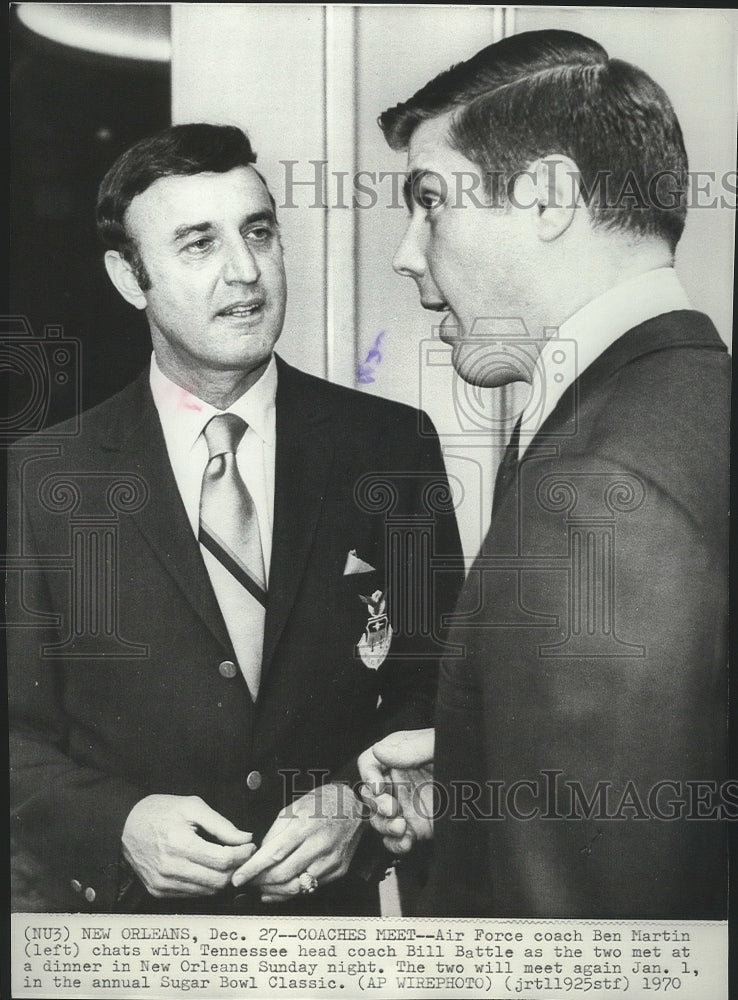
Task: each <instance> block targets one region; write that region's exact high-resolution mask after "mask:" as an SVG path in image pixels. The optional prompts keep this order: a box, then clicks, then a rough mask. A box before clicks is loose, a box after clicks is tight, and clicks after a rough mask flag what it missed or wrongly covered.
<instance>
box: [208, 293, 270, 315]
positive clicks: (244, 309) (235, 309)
mask: <svg viewBox="0 0 738 1000" xmlns="http://www.w3.org/2000/svg"><path fill="white" fill-rule="evenodd" d="M264 305H265V302H264V299H263V298H261V297H256V298H253V299H240V300H239V301H238V302H231V304H230V305H227V306H225V307H224V308H223V309H219V310H218V312H217V313H216V315H217V316H222V317H224V318H225V319H231V318H232V319H250V318H252V317H253V316H256V315H257V314H258V313H260V312H261V311H262V310H263V308H264Z"/></svg>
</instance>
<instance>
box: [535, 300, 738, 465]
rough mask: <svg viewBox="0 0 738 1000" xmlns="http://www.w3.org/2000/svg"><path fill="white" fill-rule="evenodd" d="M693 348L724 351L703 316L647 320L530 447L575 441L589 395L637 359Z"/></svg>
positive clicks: (573, 393)
mask: <svg viewBox="0 0 738 1000" xmlns="http://www.w3.org/2000/svg"><path fill="white" fill-rule="evenodd" d="M680 347H691V348H700V349H704V350H718V351H725V350H726V348H725V345H724V344H723V342H722V341H721V340H720V337H719V335H718V332H717V330H716V329H715V327H714V325H713V323H712V321H711V320H710V319H709V318H708V317H707V316H705V315H704V314H703V313H698V312H693V311H691V310H676V311H674V312H670V313H664V314H662V315H660V316H656V317H654V318H653V319H649V320H646V321H645V322H644V323H641V324H639V325H638V326H636V327H634V328H633V329H632V330H628V331H627V333H624V334H623V335H622V337H619V338H618V339H617V340H616V341H615V342H614V343H613V344H611V345H610V347H608V348H607V350H606V351H603V353H602V354H601V355H600V356H599V357H598V358H596V359H595V360H594V361H593V362H592V364H591V365H590V366H589V367H588V368H587V369H586V370H585V371H584V372H583V373H582V374H581V376H580V377H579V378H578V379H577V380H576V381H575V382H574V383H573V384H572V385H570V386H569V387H568V389H567V390H566V392H565V393H564V394H563V396H562V397H561V399H560V400H559V402H558V403H557V404H556V407H555V409H554V410H553V412H552V413H550V414H549V416H548V417H547V418H546V420H545V421H544V422H543V425H542V426H541V427H540V428H539V430H538V431H537V433H536V436H535V437H534V439H533V442H532V443H531V444H536V445H540V444H545V443H546V441H547V438H548V437H552V439H553V441H554V443H561V441H562V440H572V439H573V435H574V434H575V431H576V420H577V414H578V411H579V408H580V406H581V404H582V402H583V401H584V400H585V399H586V398H587V395H588V394H589V393H591V392H593V391H599V390H600V389H601V387H602V386H604V385H605V384H606V382H607V380H608V379H610V378H612V376H613V375H615V374H616V373H617V372H618V371H620V369H621V368H623V367H625V366H626V365H628V364H630V363H631V362H632V361H634V360H635V359H636V358H640V357H644V356H645V355H647V354H653V353H654V352H656V351H664V350H669V349H670V348H680Z"/></svg>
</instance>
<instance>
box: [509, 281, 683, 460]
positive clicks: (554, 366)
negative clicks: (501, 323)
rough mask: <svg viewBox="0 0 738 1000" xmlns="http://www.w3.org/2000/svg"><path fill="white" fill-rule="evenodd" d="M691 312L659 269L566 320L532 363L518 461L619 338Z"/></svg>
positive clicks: (677, 288) (624, 284)
mask: <svg viewBox="0 0 738 1000" xmlns="http://www.w3.org/2000/svg"><path fill="white" fill-rule="evenodd" d="M691 308H692V305H691V303H690V301H689V298H688V297H687V293H686V292H685V291H684V289H683V288H682V285H681V283H680V281H679V278H678V277H677V275H676V272H675V271H674V269H673V268H672V267H660V268H656V269H654V270H653V271H645V272H644V273H643V274H639V275H636V276H635V277H634V278H628V279H627V280H626V281H623V282H621V283H620V284H619V285H615V286H614V287H613V288H610V289H608V291H606V292H604V293H603V294H602V295H598V296H597V298H595V299H592V300H591V301H590V302H588V303H587V304H586V305H584V306H582V308H581V309H579V310H578V311H577V312H575V313H574V315H573V316H570V317H569V319H567V320H566V322H565V323H562V325H561V326H560V327H559V329H558V331H557V332H556V333H555V334H554V335H553V336H552V337H551V338H550V340H548V341H547V342H546V344H545V345H544V347H543V349H542V351H541V353H540V355H539V357H538V360H537V362H536V367H535V369H534V372H533V382H532V385H531V392H530V396H529V397H528V402H527V403H526V404H525V407H524V409H523V412H522V422H521V430H520V446H519V449H518V456H519V457H522V455H523V454H524V452H525V450H526V449H527V447H528V445H529V444H530V442H531V441H532V439H533V438H534V437H535V435H536V433H537V432H538V430H539V429H540V428H541V427H542V426H543V423H544V421H545V420H546V419H547V418H548V417H549V416H550V415H551V414H552V413H553V411H554V409H555V408H556V404H557V403H558V402H559V400H560V399H561V397H562V396H563V395H564V393H565V392H566V390H567V389H568V388H569V386H570V385H572V384H573V383H574V381H575V380H576V379H577V378H579V377H580V376H581V374H582V372H584V371H585V369H587V368H588V367H589V366H590V365H591V364H592V362H593V361H596V360H597V358H598V357H599V356H600V355H601V354H603V353H604V352H605V351H606V350H607V348H608V347H610V346H611V345H612V344H614V343H615V341H616V340H618V339H619V338H620V337H622V335H623V334H624V333H627V332H628V330H632V329H633V328H634V327H636V326H638V325H639V324H640V323H645V322H646V320H649V319H653V318H654V316H660V315H662V314H663V313H667V312H673V311H674V310H676V309H691Z"/></svg>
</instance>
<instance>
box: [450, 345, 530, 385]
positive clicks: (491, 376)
mask: <svg viewBox="0 0 738 1000" xmlns="http://www.w3.org/2000/svg"><path fill="white" fill-rule="evenodd" d="M451 361H452V364H453V366H454V368H455V369H456V373H457V374H458V375H459V376H460V377H461V378H463V380H464V381H465V382H468V383H469V384H470V385H477V386H480V387H482V388H486V389H499V388H500V387H501V386H503V385H509V384H510V383H511V382H529V381H530V373H529V372H524V371H522V370H521V369H520V368H519V367H518V366H517V365H515V364H512V363H511V357H510V354H509V353H508V351H507V350H505V351H500V352H499V353H497V352H495V351H491V350H490V344H483V345H481V344H475V345H470V344H463V345H458V344H457V345H456V346H455V348H454V351H453V354H452V356H451Z"/></svg>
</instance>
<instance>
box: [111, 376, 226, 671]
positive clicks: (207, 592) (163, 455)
mask: <svg viewBox="0 0 738 1000" xmlns="http://www.w3.org/2000/svg"><path fill="white" fill-rule="evenodd" d="M121 403H122V409H123V412H122V413H120V419H119V420H117V421H116V422H115V426H114V427H111V428H110V431H111V433H110V435H109V437H107V438H106V439H105V442H104V447H105V450H109V451H111V452H118V458H120V457H122V456H123V455H125V466H126V467H127V468H129V469H131V471H135V472H136V473H137V474H138V475H139V476H141V478H142V479H143V480H144V482H145V483H146V484H147V486H148V489H149V497H148V500H147V502H146V504H145V505H144V506H143V508H142V509H141V510H140V511H138V512H137V513H135V514H129V515H124V516H126V517H128V519H129V520H130V522H131V523H133V524H135V526H136V527H137V528H138V530H139V531H140V532H141V534H142V535H143V536H144V537H145V539H146V541H147V542H148V544H149V546H150V547H151V549H152V550H153V552H154V554H155V555H156V556H157V558H158V559H159V561H160V562H161V564H162V565H163V566H164V568H165V569H166V570H167V572H168V573H170V574H171V576H172V577H174V579H175V580H176V582H177V583H178V585H179V587H180V589H181V590H182V592H183V594H184V596H185V597H186V599H187V600H188V601H189V603H190V604H191V605H192V608H193V610H194V611H195V612H196V613H197V614H198V615H199V617H200V618H201V619H202V620H203V622H204V623H205V625H206V626H207V627H208V628H209V629H210V631H211V632H212V633H213V635H214V636H215V638H216V639H217V640H218V641H219V642H220V643H221V645H222V646H223V647H224V649H225V650H226V651H227V652H229V653H230V652H231V643H230V639H229V638H228V632H227V631H226V627H225V622H224V621H223V615H222V614H221V611H220V607H219V605H218V602H217V600H216V598H215V594H214V592H213V588H212V586H211V583H210V578H209V576H208V574H207V570H206V569H205V564H204V562H203V560H202V556H201V555H200V550H199V546H198V544H197V540H196V539H195V536H194V534H193V531H192V527H191V526H190V522H189V520H188V518H187V514H186V512H185V509H184V504H183V503H182V498H181V497H180V495H179V490H178V489H177V484H176V481H175V479H174V473H173V472H172V468H171V465H170V464H169V456H168V454H167V449H166V443H165V441H164V434H163V432H162V429H161V423H160V421H159V416H158V414H157V412H156V407H155V406H154V402H153V399H152V397H151V392H150V390H149V385H148V373H145V375H144V376H142V377H141V378H139V379H138V380H137V381H136V382H135V383H133V385H132V386H131V390H130V400H129V399H125V400H124V399H122V400H121ZM112 460H113V462H115V461H116V458H113V459H112ZM120 464H121V466H122V464H123V463H120Z"/></svg>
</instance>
